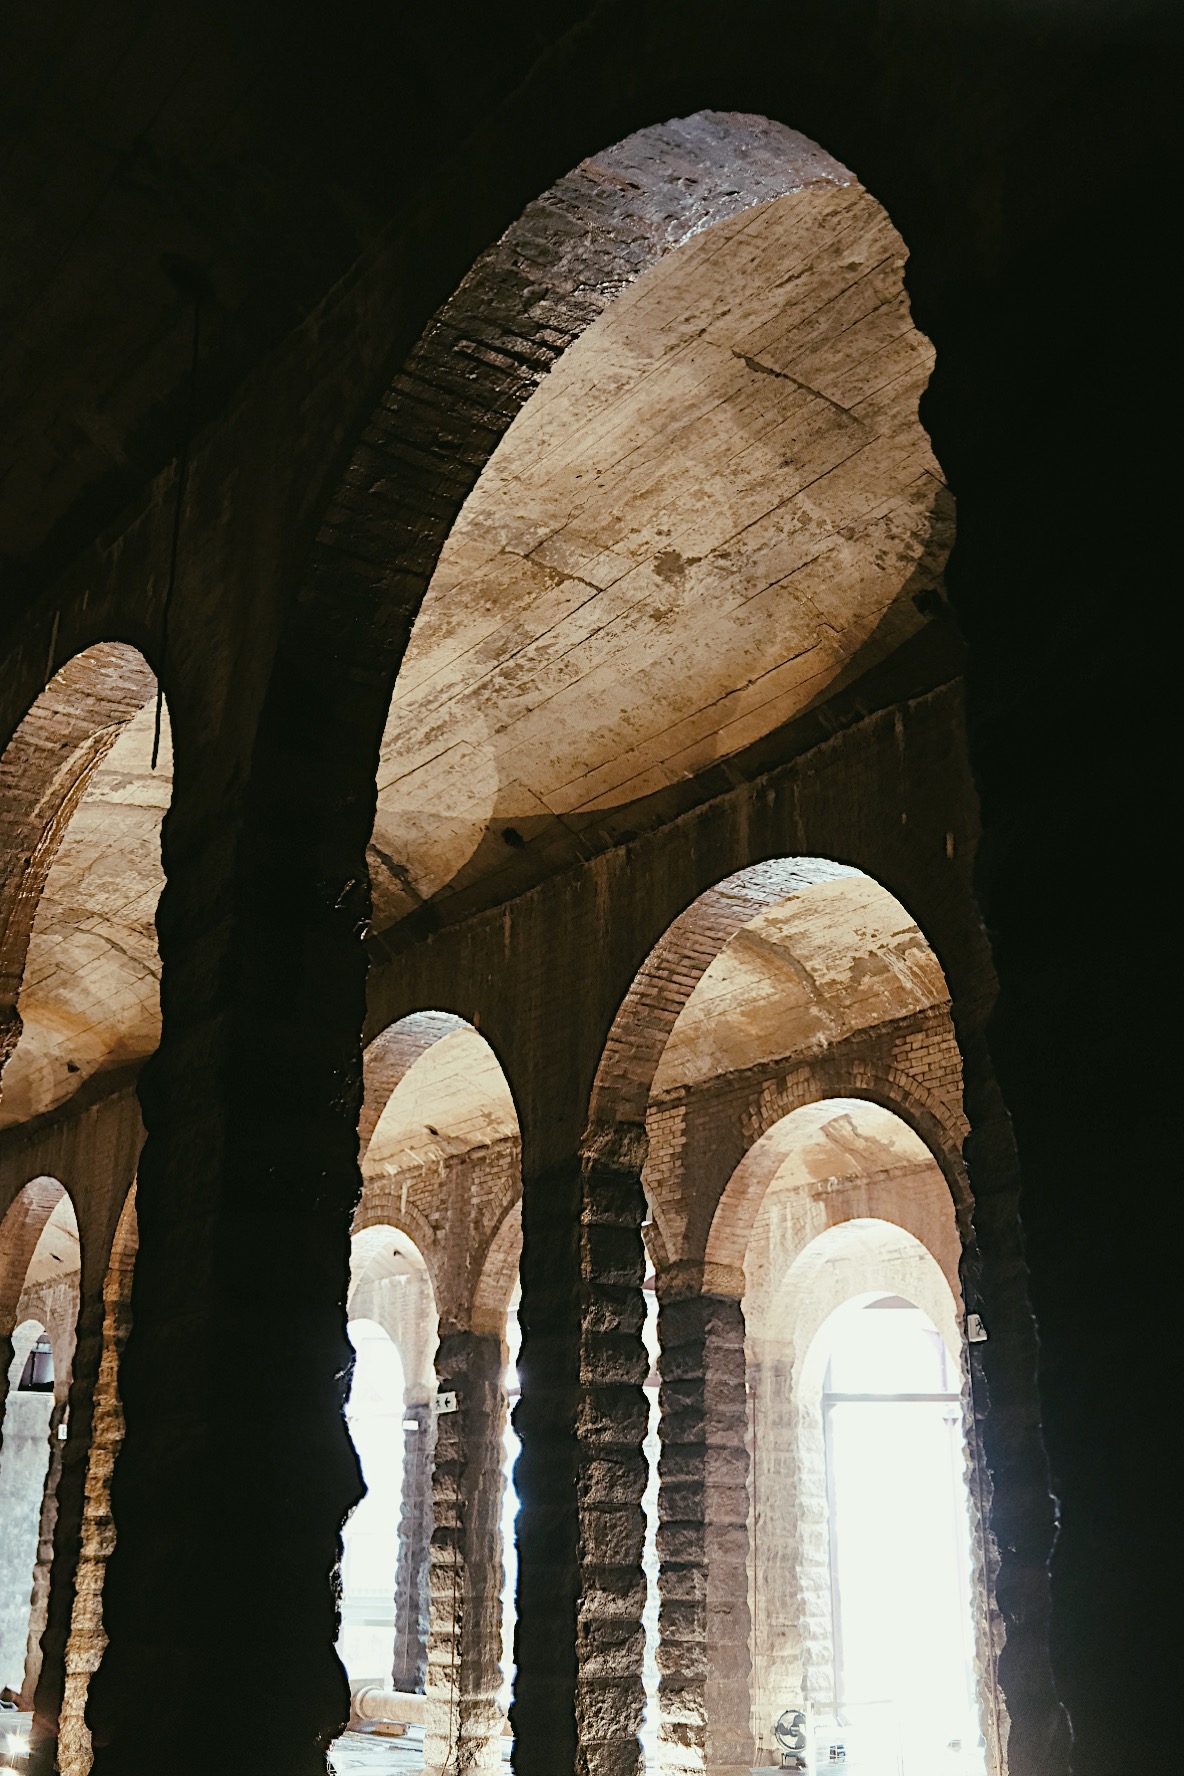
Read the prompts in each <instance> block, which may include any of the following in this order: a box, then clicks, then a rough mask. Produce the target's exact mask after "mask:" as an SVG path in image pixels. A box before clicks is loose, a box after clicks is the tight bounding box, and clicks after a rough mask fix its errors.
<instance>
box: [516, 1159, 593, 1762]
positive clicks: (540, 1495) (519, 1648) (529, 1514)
mask: <svg viewBox="0 0 1184 1776" xmlns="http://www.w3.org/2000/svg"><path fill="white" fill-rule="evenodd" d="M520 1275H521V1281H522V1299H521V1302H520V1304H519V1308H518V1323H519V1326H520V1327H521V1329H522V1347H521V1350H520V1352H519V1355H518V1380H519V1386H520V1389H521V1392H520V1394H519V1398H518V1404H517V1406H516V1407H515V1408H514V1429H515V1431H516V1432H517V1434H518V1436H519V1438H520V1439H521V1442H522V1450H521V1454H520V1455H519V1457H518V1460H517V1462H516V1464H515V1467H514V1485H515V1488H516V1490H517V1493H518V1500H519V1510H518V1525H517V1541H518V1596H517V1620H516V1625H515V1631H514V1659H515V1666H516V1673H515V1679H514V1700H513V1703H512V1704H511V1707H510V1722H511V1725H512V1727H513V1729H514V1754H513V1755H514V1769H515V1771H517V1772H518V1776H555V1773H556V1771H559V1770H563V1771H568V1770H573V1771H574V1770H575V1768H576V1757H577V1752H576V1721H575V1691H576V1593H577V1588H578V1583H579V1514H578V1506H577V1492H576V1482H577V1473H578V1461H577V1447H576V1406H577V1398H578V1390H579V1374H580V1168H579V1164H578V1162H576V1161H572V1162H570V1163H569V1164H567V1165H565V1166H562V1167H556V1168H554V1169H553V1170H550V1171H546V1172H542V1173H539V1174H535V1175H532V1174H531V1173H530V1172H529V1171H527V1172H526V1174H525V1176H524V1178H523V1192H522V1261H521V1270H520Z"/></svg>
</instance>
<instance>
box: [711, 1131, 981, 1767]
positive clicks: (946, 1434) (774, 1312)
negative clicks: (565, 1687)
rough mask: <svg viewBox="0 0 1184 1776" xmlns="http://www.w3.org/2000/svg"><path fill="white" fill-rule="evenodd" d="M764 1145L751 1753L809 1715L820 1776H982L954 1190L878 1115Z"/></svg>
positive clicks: (749, 1331) (753, 1278) (747, 1310)
mask: <svg viewBox="0 0 1184 1776" xmlns="http://www.w3.org/2000/svg"><path fill="white" fill-rule="evenodd" d="M762 1145H763V1147H764V1149H765V1152H764V1154H763V1155H755V1152H754V1157H755V1158H756V1159H757V1160H763V1161H765V1162H766V1163H767V1170H766V1171H765V1176H766V1178H767V1183H766V1185H765V1188H764V1191H763V1194H762V1197H761V1201H760V1204H759V1207H758V1208H757V1210H756V1213H755V1216H754V1217H753V1219H752V1222H751V1230H750V1231H749V1233H748V1236H747V1243H746V1248H745V1253H744V1263H743V1271H744V1294H743V1316H744V1330H745V1374H746V1385H747V1389H748V1404H749V1437H750V1443H751V1479H750V1486H751V1521H750V1535H751V1556H750V1599H751V1611H752V1671H753V1677H752V1697H753V1726H754V1734H755V1737H756V1740H757V1745H758V1749H759V1750H762V1751H767V1753H768V1755H769V1756H770V1757H771V1756H772V1755H773V1754H774V1752H775V1751H776V1750H777V1744H778V1742H777V1739H776V1728H777V1724H778V1722H779V1721H780V1722H784V1721H786V1719H787V1718H788V1719H792V1718H793V1717H795V1716H797V1715H800V1716H801V1717H802V1719H801V1721H800V1722H799V1727H800V1731H801V1732H802V1733H803V1734H804V1735H805V1738H806V1745H805V1746H804V1748H803V1749H804V1750H808V1751H809V1754H810V1755H811V1756H812V1757H813V1758H814V1759H815V1761H816V1762H820V1763H821V1765H823V1766H824V1765H825V1764H826V1763H827V1762H829V1761H835V1760H837V1759H838V1758H839V1756H840V1751H842V1753H843V1754H844V1755H847V1756H849V1758H850V1760H851V1763H852V1767H854V1768H861V1767H864V1766H865V1765H866V1767H867V1768H868V1769H872V1770H877V1771H878V1770H881V1769H883V1770H886V1771H891V1772H894V1773H900V1776H911V1773H912V1772H914V1771H916V1772H928V1771H931V1770H932V1771H934V1772H938V1771H943V1770H947V1769H948V1770H950V1771H960V1770H977V1771H979V1772H982V1771H983V1770H985V1769H986V1768H988V1767H992V1768H993V1767H994V1761H995V1752H994V1749H992V1751H991V1753H990V1758H991V1763H990V1765H988V1762H987V1759H988V1751H987V1746H988V1744H991V1743H992V1737H993V1734H994V1731H995V1725H996V1723H995V1721H994V1719H993V1717H992V1709H993V1700H994V1698H993V1682H992V1672H991V1668H990V1667H991V1650H990V1644H989V1629H988V1626H987V1623H988V1599H987V1596H986V1594H985V1586H984V1562H983V1524H982V1502H983V1501H982V1492H981V1487H980V1485H979V1478H978V1476H979V1462H978V1451H977V1444H976V1440H975V1435H974V1432H973V1428H972V1426H973V1420H972V1415H971V1411H970V1406H971V1401H970V1398H969V1396H968V1394H967V1392H966V1388H967V1384H968V1378H969V1366H968V1365H966V1364H964V1362H963V1355H964V1338H963V1312H962V1308H961V1297H960V1290H959V1285H958V1259H959V1241H958V1236H957V1227H956V1222H955V1216H954V1211H953V1205H952V1202H951V1199H950V1194H949V1189H948V1186H947V1184H946V1181H945V1178H944V1177H943V1175H942V1172H941V1170H940V1168H939V1167H938V1166H937V1165H936V1163H935V1161H934V1159H933V1157H932V1154H931V1153H930V1151H929V1149H928V1148H927V1147H926V1146H925V1144H924V1142H922V1141H921V1140H920V1139H919V1138H918V1137H917V1135H916V1134H915V1133H914V1131H913V1130H912V1129H910V1128H909V1127H908V1126H907V1124H906V1123H904V1122H903V1121H902V1120H901V1119H900V1118H899V1117H898V1116H896V1115H894V1114H893V1113H892V1112H890V1111H888V1110H887V1109H885V1108H884V1107H883V1106H882V1105H880V1104H878V1103H876V1102H874V1101H871V1100H867V1099H856V1098H851V1099H842V1098H836V1099H824V1100H821V1101H819V1102H817V1103H813V1104H810V1105H807V1106H804V1107H803V1108H801V1109H798V1110H796V1111H794V1112H791V1113H790V1114H789V1115H788V1116H786V1117H785V1118H784V1119H783V1120H782V1121H781V1122H779V1123H777V1124H775V1125H774V1127H773V1128H772V1129H771V1130H770V1131H769V1132H768V1134H767V1135H766V1136H765V1137H763V1143H762ZM742 1169H747V1170H748V1172H749V1173H750V1174H751V1171H752V1169H753V1166H752V1164H751V1163H749V1162H746V1167H745V1168H742ZM745 1189H751V1176H750V1177H749V1178H748V1179H744V1178H740V1179H738V1180H737V1181H736V1192H735V1194H738V1193H739V1192H740V1191H743V1190H745ZM735 1194H734V1195H733V1200H732V1201H731V1202H729V1194H728V1192H725V1195H724V1198H723V1200H722V1201H721V1204H720V1211H719V1213H720V1216H721V1221H725V1220H726V1218H727V1215H728V1211H729V1209H730V1208H735V1206H736V1200H735ZM725 1237H727V1238H728V1239H732V1238H734V1237H735V1234H734V1232H733V1233H729V1234H728V1235H726V1236H725ZM889 1313H891V1314H893V1315H894V1316H895V1317H893V1318H887V1317H885V1316H887V1315H888V1314H889ZM890 1408H891V1409H892V1410H890ZM896 1408H899V1409H900V1410H899V1412H898V1411H896ZM865 1409H866V1410H865ZM876 1536H879V1537H880V1540H881V1543H882V1552H881V1553H878V1554H877V1553H876V1552H875V1549H874V1548H873V1547H872V1546H871V1542H872V1540H873V1539H874V1538H875V1537H876ZM914 1611H915V1612H916V1614H917V1619H916V1620H915V1621H914V1620H913V1612H914ZM877 1648H878V1649H879V1651H877Z"/></svg>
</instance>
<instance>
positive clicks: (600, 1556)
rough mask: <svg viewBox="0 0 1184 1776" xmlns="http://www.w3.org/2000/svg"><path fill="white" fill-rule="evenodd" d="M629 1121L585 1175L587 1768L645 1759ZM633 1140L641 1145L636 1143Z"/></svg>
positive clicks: (633, 1171)
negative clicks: (641, 1740) (642, 1731)
mask: <svg viewBox="0 0 1184 1776" xmlns="http://www.w3.org/2000/svg"><path fill="white" fill-rule="evenodd" d="M628 1132H629V1131H626V1130H614V1131H613V1133H614V1139H613V1140H612V1142H611V1144H610V1143H604V1144H601V1145H600V1146H599V1147H598V1151H597V1153H596V1155H595V1157H594V1158H593V1159H590V1160H588V1161H586V1162H585V1166H584V1174H583V1202H582V1208H581V1221H582V1242H581V1268H582V1283H583V1286H582V1309H583V1315H582V1321H583V1323H582V1328H581V1341H580V1382H581V1389H580V1412H579V1420H578V1427H577V1428H578V1433H579V1455H580V1477H579V1502H580V1549H581V1557H582V1558H581V1573H580V1596H579V1611H578V1635H577V1642H576V1649H577V1656H578V1670H579V1677H578V1689H577V1722H578V1728H579V1744H580V1758H581V1761H580V1763H579V1765H578V1768H579V1769H580V1771H581V1772H583V1771H587V1772H588V1776H634V1773H635V1772H636V1771H638V1770H640V1768H641V1745H640V1741H639V1738H638V1734H639V1733H640V1730H641V1721H642V1714H643V1712H644V1709H645V1689H644V1684H643V1677H642V1665H643V1655H644V1650H645V1635H644V1630H643V1627H642V1614H643V1612H644V1609H645V1576H644V1574H643V1572H642V1565H641V1557H642V1548H643V1544H644V1541H645V1519H644V1515H643V1512H642V1505H641V1501H642V1495H643V1493H644V1492H645V1485H646V1461H645V1454H644V1450H643V1444H644V1442H645V1436H646V1429H647V1421H648V1417H649V1412H648V1406H647V1402H646V1397H645V1378H646V1374H647V1372H648V1370H649V1360H648V1358H647V1356H646V1351H645V1345H644V1343H643V1340H642V1327H643V1325H644V1323H645V1296H644V1293H643V1290H642V1283H643V1281H644V1278H645V1249H644V1246H643V1243H642V1235H641V1228H642V1223H643V1221H644V1220H645V1214H646V1201H645V1192H644V1191H643V1189H642V1184H641V1153H642V1152H643V1150H644V1135H643V1134H640V1131H639V1135H640V1140H639V1141H637V1142H634V1143H632V1144H629V1143H628V1141H627V1136H628ZM622 1137H625V1138H622ZM629 1145H634V1146H637V1147H638V1148H639V1149H640V1151H639V1152H637V1153H632V1152H630V1151H629Z"/></svg>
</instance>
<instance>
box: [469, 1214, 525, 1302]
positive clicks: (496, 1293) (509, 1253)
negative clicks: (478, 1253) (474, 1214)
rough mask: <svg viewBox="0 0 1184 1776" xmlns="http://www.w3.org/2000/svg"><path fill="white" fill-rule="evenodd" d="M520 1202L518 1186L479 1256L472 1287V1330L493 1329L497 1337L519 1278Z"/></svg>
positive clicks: (520, 1253)
mask: <svg viewBox="0 0 1184 1776" xmlns="http://www.w3.org/2000/svg"><path fill="white" fill-rule="evenodd" d="M521 1205H522V1193H521V1190H519V1191H518V1192H517V1193H516V1194H515V1195H514V1197H513V1200H512V1201H511V1202H509V1203H507V1204H506V1206H505V1207H504V1209H503V1210H502V1213H501V1217H500V1219H499V1220H498V1222H497V1225H496V1226H495V1228H494V1231H493V1233H492V1234H491V1236H490V1239H489V1243H488V1244H487V1246H486V1248H485V1251H484V1254H483V1256H482V1259H481V1264H480V1268H479V1269H478V1272H477V1280H476V1284H475V1286H474V1288H473V1309H472V1330H473V1331H474V1332H489V1333H496V1334H497V1335H498V1336H499V1337H501V1336H502V1335H503V1334H504V1333H505V1329H506V1315H507V1313H508V1312H509V1310H510V1300H511V1297H512V1296H513V1293H514V1285H515V1284H516V1283H517V1281H518V1261H519V1259H520V1258H521V1256H522V1207H521Z"/></svg>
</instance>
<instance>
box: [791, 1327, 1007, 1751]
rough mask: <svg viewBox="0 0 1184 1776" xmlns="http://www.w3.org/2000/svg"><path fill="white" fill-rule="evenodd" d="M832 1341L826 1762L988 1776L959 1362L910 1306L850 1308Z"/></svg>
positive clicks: (826, 1335) (827, 1427)
mask: <svg viewBox="0 0 1184 1776" xmlns="http://www.w3.org/2000/svg"><path fill="white" fill-rule="evenodd" d="M880 1314H885V1315H891V1317H890V1318H888V1317H885V1318H883V1319H880V1318H879V1317H878V1316H879V1315H880ZM817 1336H818V1340H819V1342H820V1344H821V1345H822V1347H823V1353H824V1354H825V1355H826V1357H827V1364H826V1374H825V1378H824V1381H823V1389H822V1398H821V1414H822V1423H823V1439H824V1444H825V1450H826V1479H827V1505H828V1511H827V1516H828V1528H829V1547H830V1565H831V1603H832V1613H833V1620H834V1693H835V1716H834V1728H831V1726H830V1725H829V1723H826V1724H825V1725H823V1729H822V1732H821V1734H818V1733H817V1732H816V1738H815V1749H816V1756H817V1751H818V1740H819V1738H821V1739H822V1740H823V1741H825V1742H827V1743H828V1744H829V1743H833V1742H835V1740H836V1738H837V1739H838V1743H839V1744H841V1745H842V1746H843V1749H844V1751H845V1752H846V1754H847V1757H848V1761H849V1762H850V1763H851V1764H852V1765H853V1766H858V1765H859V1764H863V1765H864V1766H865V1767H866V1768H867V1769H869V1770H871V1769H875V1768H876V1767H877V1765H878V1766H880V1767H882V1768H883V1769H885V1770H889V1771H892V1770H899V1771H904V1772H909V1773H911V1772H912V1771H918V1772H920V1771H931V1770H932V1771H937V1770H941V1769H943V1767H944V1768H946V1769H949V1770H951V1771H954V1770H956V1771H978V1772H981V1771H983V1770H984V1769H985V1767H986V1766H985V1761H984V1755H983V1754H984V1750H985V1746H984V1742H983V1737H982V1733H981V1729H980V1726H979V1722H978V1718H977V1714H978V1710H977V1696H976V1684H975V1647H974V1632H973V1610H972V1604H971V1572H972V1563H971V1523H970V1495H969V1490H968V1488H967V1485H966V1446H965V1439H964V1436H963V1427H962V1387H961V1379H962V1377H961V1368H960V1365H959V1364H958V1362H957V1355H956V1353H954V1352H951V1351H950V1350H949V1347H948V1346H947V1344H946V1342H945V1339H944V1338H943V1337H942V1334H941V1332H940V1331H939V1330H938V1328H937V1327H936V1326H935V1325H934V1323H933V1321H932V1320H931V1319H930V1318H929V1316H928V1314H926V1313H925V1312H924V1311H923V1309H921V1308H919V1307H918V1306H917V1305H916V1304H915V1303H914V1302H913V1301H911V1300H910V1299H908V1298H907V1297H905V1296H902V1295H899V1294H891V1295H873V1297H872V1299H871V1300H859V1299H857V1300H855V1301H853V1302H850V1303H848V1304H847V1305H846V1306H844V1307H841V1308H837V1309H836V1310H835V1312H834V1314H833V1315H832V1316H831V1319H830V1320H829V1321H828V1322H827V1324H826V1326H825V1327H824V1328H823V1329H822V1331H821V1332H819V1334H818V1335H817ZM820 1354H821V1353H820ZM757 1570H758V1571H759V1567H758V1568H757ZM835 1729H837V1732H836V1731H835Z"/></svg>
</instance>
